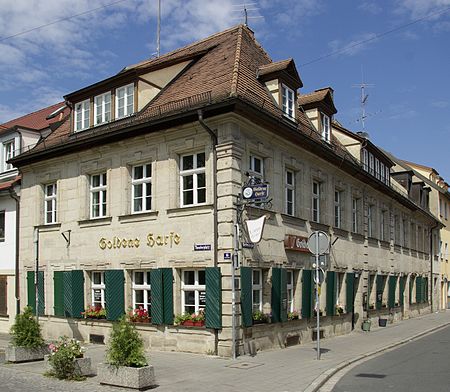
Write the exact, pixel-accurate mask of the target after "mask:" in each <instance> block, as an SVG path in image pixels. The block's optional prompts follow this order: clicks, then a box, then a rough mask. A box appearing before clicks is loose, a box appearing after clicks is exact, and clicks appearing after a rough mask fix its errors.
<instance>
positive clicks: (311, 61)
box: [300, 7, 450, 67]
mask: <svg viewBox="0 0 450 392" xmlns="http://www.w3.org/2000/svg"><path fill="white" fill-rule="evenodd" d="M448 11H450V7H447V8H444V9H441V10H439V11H435V12H431V13H429V14H427V15H425V16H422V17H420V18H418V19H415V20H413V21H411V22H409V23H405V24H403V25H400V26H397V27H395V28H393V29H391V30H387V31H384V32H382V33H378V34H375V35H374V36H372V37H370V38H367V39H364V40H361V41H358V42H355V43H353V44H351V45H347V46H345V47H343V48H341V49H337V50H334V51H332V52H330V53H327V54H324V55H322V56H320V57H317V58H315V59H313V60H310V61H308V62H306V63H303V64H300V66H301V67H306V66H308V65H311V64H314V63H317V62H319V61H322V60H325V59H327V58H329V57H332V56H335V55H337V54H340V53H344V52H346V51H348V50H350V49H353V48H355V47H357V46H360V45H364V44H366V43H368V42H371V41H375V40H377V39H379V38H381V37H384V36H386V35H388V34H392V33H395V32H397V31H399V30H403V29H405V28H407V27H410V26H412V25H414V24H416V23H419V22H422V21H423V20H425V19H429V18H431V17H433V16H436V15H441V14H443V13H445V12H448Z"/></svg>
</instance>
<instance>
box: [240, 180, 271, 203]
mask: <svg viewBox="0 0 450 392" xmlns="http://www.w3.org/2000/svg"><path fill="white" fill-rule="evenodd" d="M242 196H243V197H244V199H245V200H255V199H267V198H268V197H269V185H268V184H256V185H246V186H245V187H244V188H243V189H242Z"/></svg>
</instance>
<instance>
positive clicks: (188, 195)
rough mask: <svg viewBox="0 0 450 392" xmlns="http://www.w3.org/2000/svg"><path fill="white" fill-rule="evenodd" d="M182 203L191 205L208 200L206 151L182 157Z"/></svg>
mask: <svg viewBox="0 0 450 392" xmlns="http://www.w3.org/2000/svg"><path fill="white" fill-rule="evenodd" d="M180 166H181V170H180V184H181V197H180V198H181V205H182V206H191V205H196V204H202V203H205V202H206V175H205V153H204V152H202V153H199V154H192V155H184V156H182V157H181V165H180Z"/></svg>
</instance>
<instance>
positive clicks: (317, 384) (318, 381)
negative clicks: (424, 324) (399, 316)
mask: <svg viewBox="0 0 450 392" xmlns="http://www.w3.org/2000/svg"><path fill="white" fill-rule="evenodd" d="M449 325H450V322H446V323H445V324H442V325H439V326H437V327H433V328H430V329H427V330H425V331H422V332H419V333H418V334H416V335H413V336H410V337H408V338H405V339H403V340H400V341H398V342H395V343H391V344H388V345H387V346H385V347H382V348H379V349H377V350H375V351H369V352H368V353H365V354H361V355H358V356H357V357H355V358H352V359H348V360H345V361H342V362H341V363H339V364H338V365H337V366H335V367H332V368H330V369H328V370H326V371H325V372H323V373H322V374H321V375H320V376H318V377H316V378H315V379H314V380H313V381H312V382H311V384H309V385H308V387H307V388H306V389H305V390H304V391H303V392H319V390H320V388H321V387H322V386H323V385H324V384H325V383H326V382H327V381H328V380H329V379H330V378H331V377H332V376H334V375H335V374H336V373H337V372H339V371H341V370H342V369H344V368H346V367H347V366H350V365H352V364H354V363H355V362H359V361H363V360H366V359H370V357H373V356H375V355H377V354H380V353H382V352H384V351H388V350H390V349H393V348H395V347H398V346H401V345H402V344H405V343H409V342H411V341H413V340H416V339H419V338H421V337H423V336H425V335H428V334H430V333H432V332H436V331H438V330H440V329H443V328H445V327H447V326H449Z"/></svg>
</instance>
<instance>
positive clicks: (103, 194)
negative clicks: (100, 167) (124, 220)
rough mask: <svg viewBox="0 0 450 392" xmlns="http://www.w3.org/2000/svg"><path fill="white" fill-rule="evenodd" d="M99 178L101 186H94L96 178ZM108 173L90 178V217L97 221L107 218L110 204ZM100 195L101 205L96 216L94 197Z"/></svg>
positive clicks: (99, 204)
mask: <svg viewBox="0 0 450 392" xmlns="http://www.w3.org/2000/svg"><path fill="white" fill-rule="evenodd" d="M95 177H99V184H100V185H99V186H94V178H95ZM107 185H108V181H107V173H106V172H103V173H99V174H93V175H91V176H90V189H89V193H90V203H89V210H90V217H91V219H97V218H104V217H105V216H107V210H108V202H107V195H108V191H107ZM95 194H98V195H99V198H98V200H99V203H98V206H99V208H98V215H96V214H94V195H95Z"/></svg>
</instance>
